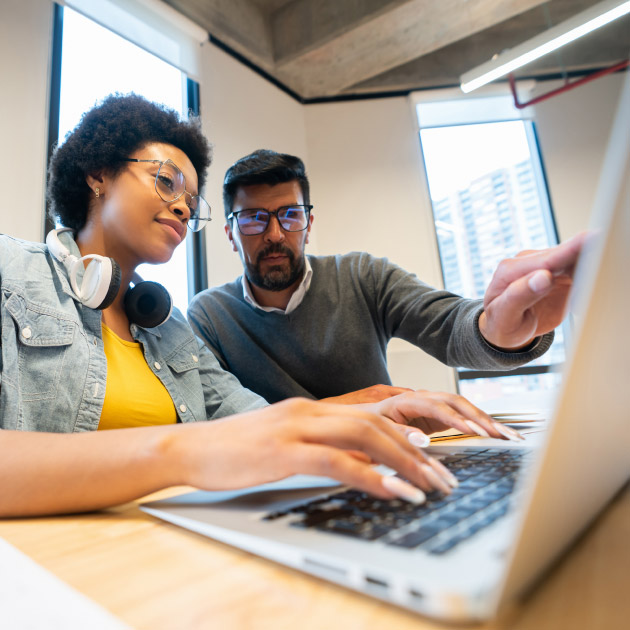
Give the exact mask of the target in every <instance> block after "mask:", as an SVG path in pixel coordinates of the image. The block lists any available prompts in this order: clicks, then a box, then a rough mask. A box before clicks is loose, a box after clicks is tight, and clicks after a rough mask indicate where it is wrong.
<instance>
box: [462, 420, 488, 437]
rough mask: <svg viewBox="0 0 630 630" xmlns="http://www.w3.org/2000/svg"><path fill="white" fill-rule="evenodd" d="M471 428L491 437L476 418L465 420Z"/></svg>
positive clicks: (483, 435) (475, 431) (477, 432)
mask: <svg viewBox="0 0 630 630" xmlns="http://www.w3.org/2000/svg"><path fill="white" fill-rule="evenodd" d="M464 422H465V423H466V424H467V425H468V427H469V428H470V430H471V431H472V432H473V433H476V434H477V435H480V436H481V437H490V434H489V433H488V432H487V431H486V430H485V429H484V428H482V427H480V426H479V425H478V424H477V423H476V422H475V421H474V420H465V421H464Z"/></svg>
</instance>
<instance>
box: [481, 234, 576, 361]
mask: <svg viewBox="0 0 630 630" xmlns="http://www.w3.org/2000/svg"><path fill="white" fill-rule="evenodd" d="M585 239H586V234H579V235H578V236H575V237H574V238H572V239H570V240H568V241H565V242H564V243H561V244H560V245H557V246H556V247H551V248H549V249H544V250H540V251H525V252H521V253H520V254H518V255H517V256H515V257H514V258H508V259H506V260H503V261H501V263H500V264H499V266H498V268H497V271H496V272H495V274H494V277H493V278H492V281H491V282H490V285H489V286H488V289H487V291H486V294H485V297H484V312H483V313H482V314H481V316H480V317H479V330H480V332H481V334H482V335H483V337H484V339H485V340H486V341H487V342H488V343H489V344H491V345H492V346H494V347H495V348H498V349H500V350H503V351H507V352H515V351H518V350H520V349H522V348H526V347H527V346H529V345H530V344H531V343H532V342H533V341H534V339H536V338H537V337H540V336H541V335H544V334H546V333H548V332H550V331H552V330H553V329H554V328H556V327H557V326H559V325H560V323H561V322H562V320H563V319H564V316H565V313H566V309H567V305H568V299H569V293H570V290H571V286H572V284H573V273H574V270H575V265H576V263H577V260H578V257H579V255H580V252H581V251H582V247H583V246H584V241H585Z"/></svg>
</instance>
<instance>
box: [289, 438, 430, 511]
mask: <svg viewBox="0 0 630 630" xmlns="http://www.w3.org/2000/svg"><path fill="white" fill-rule="evenodd" d="M296 455H297V456H299V458H300V467H301V468H302V470H303V472H305V473H307V474H311V475H325V476H327V477H333V478H335V479H338V480H339V481H341V482H342V483H343V484H345V485H349V486H352V487H353V488H358V489H359V490H363V491H365V492H369V493H370V494H372V495H374V496H377V497H379V498H381V499H392V498H394V497H398V498H402V499H405V500H406V501H410V502H411V503H424V501H425V499H426V496H425V494H424V492H423V491H422V490H420V489H419V488H417V487H415V486H413V485H411V484H410V483H407V482H406V481H404V480H402V479H400V478H398V477H388V476H383V475H381V474H380V473H379V472H377V471H376V470H375V469H374V468H372V467H371V466H369V465H367V464H365V463H363V462H360V461H358V460H357V459H355V458H353V457H352V456H351V455H350V454H348V453H347V452H345V451H340V450H339V449H335V448H332V447H329V446H322V445H319V444H304V445H303V446H302V447H301V448H300V449H297V450H296Z"/></svg>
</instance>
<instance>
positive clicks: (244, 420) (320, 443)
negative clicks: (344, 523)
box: [166, 399, 457, 502]
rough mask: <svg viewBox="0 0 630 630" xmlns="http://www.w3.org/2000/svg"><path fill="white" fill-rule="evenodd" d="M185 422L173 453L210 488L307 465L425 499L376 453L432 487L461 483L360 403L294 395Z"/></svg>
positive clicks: (185, 476) (186, 475) (188, 478)
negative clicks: (388, 473)
mask: <svg viewBox="0 0 630 630" xmlns="http://www.w3.org/2000/svg"><path fill="white" fill-rule="evenodd" d="M177 429H178V430H177V431H172V433H171V436H170V439H169V443H168V446H167V450H166V459H167V461H175V462H177V466H178V467H180V471H181V479H180V480H179V483H184V484H188V485H193V486H195V487H198V488H203V489H206V490H225V489H233V488H241V487H245V486H251V485H257V484H262V483H267V482H270V481H275V480H278V479H283V478H285V477H288V476H289V475H294V474H297V473H304V474H311V475H323V476H327V477H333V478H335V479H338V480H339V481H341V482H342V483H344V484H348V485H351V486H353V487H356V488H360V489H361V490H364V491H366V492H369V493H371V494H374V495H376V496H378V497H381V498H392V497H393V496H403V497H404V498H407V499H408V500H411V501H414V502H422V501H423V500H424V495H423V493H422V492H419V491H418V490H417V488H414V487H413V486H411V485H410V484H407V483H405V482H403V481H402V480H400V479H398V478H392V477H389V478H386V477H383V476H382V475H381V474H380V473H379V472H377V471H376V470H375V469H374V468H373V467H372V466H371V465H370V462H371V461H374V462H378V463H381V464H385V465H387V466H389V467H391V468H393V469H395V470H396V471H398V472H399V473H400V474H401V476H402V477H404V478H405V479H407V480H409V481H410V482H411V483H413V484H415V485H416V486H418V487H420V488H422V489H423V490H425V491H427V492H428V491H431V490H434V489H439V490H442V491H444V492H449V491H450V488H451V487H452V486H454V485H456V483H457V482H456V480H455V478H454V477H453V475H451V474H450V473H449V472H448V471H447V470H446V469H445V468H444V467H443V466H442V465H441V464H440V463H439V462H437V460H434V459H433V458H431V457H429V456H427V455H426V454H424V453H423V452H422V451H420V450H419V449H417V448H415V447H414V446H412V445H411V444H410V443H409V441H408V440H407V439H406V438H405V436H404V435H403V434H402V433H401V432H400V431H398V430H397V428H396V427H395V426H394V425H393V424H392V423H391V422H389V421H388V420H387V419H386V418H383V417H381V416H379V415H377V414H374V413H372V412H370V411H367V410H366V409H360V408H357V407H353V406H347V405H332V404H327V403H322V402H315V401H310V400H305V399H290V400H286V401H284V402H281V403H277V404H275V405H271V406H269V407H266V408H265V409H261V410H257V411H253V412H249V413H245V414H241V415H238V416H232V417H231V418H226V419H223V420H217V421H213V422H209V423H200V424H189V425H186V426H180V427H177ZM173 454H175V455H176V456H175V457H174V458H173V457H172V455H173Z"/></svg>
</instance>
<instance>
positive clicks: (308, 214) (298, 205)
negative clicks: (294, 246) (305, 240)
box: [227, 203, 313, 236]
mask: <svg viewBox="0 0 630 630" xmlns="http://www.w3.org/2000/svg"><path fill="white" fill-rule="evenodd" d="M288 208H304V210H305V213H306V225H305V226H304V227H303V228H300V229H299V230H287V228H285V227H284V225H282V223H281V221H280V218H279V217H278V213H279V212H280V211H281V210H287V209H288ZM312 209H313V206H312V205H310V204H306V203H292V204H289V205H287V206H280V207H279V208H276V209H275V210H267V208H243V209H242V210H237V211H236V212H230V214H228V216H227V219H228V221H231V220H232V219H236V225H238V231H239V232H240V233H241V234H242V235H243V236H260V235H261V234H264V233H265V232H266V231H267V230H268V229H269V224H270V223H271V217H272V216H274V217H276V221H277V222H278V225H279V226H280V227H281V228H282V229H283V230H284V231H285V232H288V233H289V234H294V233H296V232H304V230H306V229H307V228H308V224H309V220H310V218H311V210H312ZM241 212H265V213H266V214H267V225H265V229H264V230H263V231H262V232H254V233H252V234H245V232H243V230H242V229H241V226H240V224H239V222H238V215H239V214H241Z"/></svg>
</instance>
